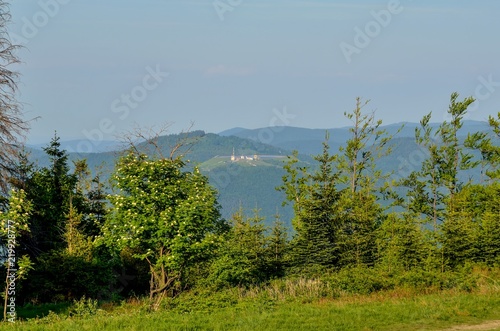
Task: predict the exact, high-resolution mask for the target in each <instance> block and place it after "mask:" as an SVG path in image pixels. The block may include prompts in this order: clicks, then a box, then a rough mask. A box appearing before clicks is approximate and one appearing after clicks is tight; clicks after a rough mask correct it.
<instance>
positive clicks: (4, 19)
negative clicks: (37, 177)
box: [0, 1, 29, 193]
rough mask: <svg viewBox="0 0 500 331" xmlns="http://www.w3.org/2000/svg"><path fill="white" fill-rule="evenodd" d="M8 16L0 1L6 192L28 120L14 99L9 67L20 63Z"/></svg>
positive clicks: (1, 161)
mask: <svg viewBox="0 0 500 331" xmlns="http://www.w3.org/2000/svg"><path fill="white" fill-rule="evenodd" d="M10 18H11V16H10V12H9V5H8V3H7V2H5V1H0V189H1V190H3V193H6V192H7V188H8V178H9V177H10V176H12V175H13V173H14V171H15V166H14V165H15V163H16V162H15V161H16V160H17V158H18V155H19V151H20V149H21V147H22V144H21V140H22V138H23V136H24V134H25V133H26V132H27V131H28V129H29V126H28V122H26V121H25V120H23V119H22V111H21V110H22V109H21V104H20V103H19V102H18V101H17V100H16V92H17V90H18V87H17V82H18V76H19V74H18V73H17V72H16V71H12V70H11V69H9V68H10V67H11V66H12V65H13V64H17V63H19V62H20V61H19V59H18V57H17V55H16V54H15V52H16V50H17V49H18V48H19V47H20V46H19V45H14V44H12V42H11V41H10V38H9V33H8V31H7V25H8V24H9V23H10Z"/></svg>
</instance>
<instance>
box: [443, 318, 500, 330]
mask: <svg viewBox="0 0 500 331" xmlns="http://www.w3.org/2000/svg"><path fill="white" fill-rule="evenodd" d="M499 329H500V320H498V321H487V322H484V323H481V324H475V325H457V326H454V327H452V328H449V329H445V330H444V331H491V330H499Z"/></svg>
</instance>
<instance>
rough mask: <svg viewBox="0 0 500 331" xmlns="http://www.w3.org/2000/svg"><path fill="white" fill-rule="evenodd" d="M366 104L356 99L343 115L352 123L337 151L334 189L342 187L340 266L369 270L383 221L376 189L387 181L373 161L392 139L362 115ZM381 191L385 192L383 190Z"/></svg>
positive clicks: (384, 152) (387, 150)
mask: <svg viewBox="0 0 500 331" xmlns="http://www.w3.org/2000/svg"><path fill="white" fill-rule="evenodd" d="M367 104H368V101H365V102H362V101H361V98H357V99H356V107H355V108H354V110H353V111H352V113H345V114H344V115H345V116H346V117H347V118H348V119H349V120H351V121H352V123H353V126H352V127H351V128H350V129H349V131H350V132H351V137H350V138H349V139H348V140H347V142H346V146H345V147H340V150H339V152H340V155H339V157H338V158H337V159H336V161H337V162H336V168H337V169H338V171H339V180H338V186H339V187H344V189H342V194H341V196H340V198H339V199H338V208H337V209H338V210H339V211H340V213H339V216H338V217H339V221H340V223H341V229H340V232H339V240H338V242H339V246H340V254H341V261H340V263H341V264H342V265H343V266H348V265H356V266H361V265H368V266H373V265H374V263H375V256H376V245H375V237H376V229H377V227H378V226H379V225H380V223H381V221H382V219H383V208H382V207H381V206H380V204H379V203H378V199H379V194H378V193H379V192H378V189H377V186H378V185H380V184H381V182H382V181H385V180H386V179H387V178H388V175H387V174H383V173H382V172H381V171H380V170H378V169H377V167H376V160H378V159H380V158H381V157H383V156H385V155H388V154H389V153H391V151H392V149H391V146H390V145H389V143H390V141H391V139H392V136H391V135H389V134H388V133H387V132H386V131H385V130H382V129H380V126H381V125H382V121H381V120H375V115H374V113H373V112H372V113H364V112H363V108H364V107H365V106H366V105H367ZM382 189H385V187H384V186H383V187H382Z"/></svg>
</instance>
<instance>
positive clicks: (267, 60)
mask: <svg viewBox="0 0 500 331" xmlns="http://www.w3.org/2000/svg"><path fill="white" fill-rule="evenodd" d="M11 12H12V21H13V22H12V25H11V26H10V31H11V32H12V38H14V39H15V40H16V41H18V42H20V43H22V44H24V45H25V46H26V49H24V50H22V51H20V52H19V55H20V57H21V59H22V61H23V62H24V64H23V65H21V66H19V71H20V72H21V74H22V77H21V85H20V92H21V93H20V100H21V101H22V102H23V103H25V111H26V112H27V117H35V116H40V117H41V119H40V120H38V121H37V122H36V123H34V124H33V125H32V130H31V133H30V142H32V143H35V142H44V141H48V140H49V139H50V137H51V136H53V133H54V130H57V131H58V133H59V134H60V136H61V137H62V138H63V139H72V138H84V137H85V135H87V136H90V137H94V139H101V136H100V134H101V133H103V135H102V137H103V138H104V139H113V137H114V135H116V134H119V133H121V132H123V131H126V130H130V129H131V128H132V127H133V126H134V123H137V124H138V125H139V126H151V125H155V124H158V123H165V122H173V123H174V124H173V125H172V127H171V131H172V132H178V131H179V130H181V129H182V128H186V127H188V126H189V123H190V121H194V122H195V127H194V128H195V129H201V130H205V131H208V132H219V131H222V130H224V129H228V128H231V127H236V126H241V127H245V128H258V127H264V126H269V125H283V124H287V125H291V126H301V127H309V128H330V127H339V126H346V125H349V122H348V121H346V120H345V119H344V117H343V113H344V112H345V111H349V110H351V109H352V108H353V106H354V102H355V98H356V96H360V97H363V98H365V99H370V100H371V102H370V104H369V108H370V109H373V110H376V114H377V116H378V117H379V118H381V119H383V120H384V123H387V124H389V123H394V122H400V121H418V120H419V119H420V118H421V117H422V115H424V114H426V113H428V112H429V111H433V113H434V121H442V120H443V118H444V112H445V110H446V109H447V106H448V102H449V96H450V94H451V93H452V92H453V91H457V92H459V93H460V94H461V96H463V97H465V96H469V95H473V96H476V97H477V98H479V99H480V100H479V102H478V105H477V106H476V107H474V109H473V111H472V112H471V115H470V119H476V120H484V119H486V118H487V116H488V115H489V114H493V113H496V112H498V111H500V67H499V61H500V39H499V38H500V37H499V32H500V20H499V19H498V17H499V15H500V1H497V0H489V1H487V0H485V1H470V0H463V1H460V0H453V1H452V0H449V1H423V0H422V1H410V0H401V1H396V0H391V1H368V0H363V1H350V2H348V1H334V0H329V1H327V0H304V1H299V0H281V1H280V0H217V1H215V2H214V1H213V0H140V1H139V0H40V1H35V0H15V1H13V3H12V4H11ZM360 31H361V32H360ZM154 71H160V73H159V74H158V73H157V74H155V75H151V73H150V72H154ZM167 73H168V75H167ZM154 76H156V78H155V77H154ZM127 95H128V97H127ZM284 113H286V114H285V116H284V117H283V114H284ZM277 114H281V115H280V116H278V115H277Z"/></svg>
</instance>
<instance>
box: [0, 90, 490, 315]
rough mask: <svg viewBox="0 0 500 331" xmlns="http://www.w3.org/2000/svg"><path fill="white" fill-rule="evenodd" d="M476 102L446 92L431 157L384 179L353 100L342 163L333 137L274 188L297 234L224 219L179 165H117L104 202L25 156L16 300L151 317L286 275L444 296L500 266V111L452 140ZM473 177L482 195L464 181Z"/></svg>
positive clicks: (123, 161) (289, 168)
mask: <svg viewBox="0 0 500 331" xmlns="http://www.w3.org/2000/svg"><path fill="white" fill-rule="evenodd" d="M473 101H474V100H473V99H472V98H466V99H464V100H462V101H460V100H458V95H457V94H456V93H455V94H452V96H451V101H450V106H449V109H448V115H449V118H450V120H449V121H445V122H443V123H442V124H441V125H440V126H439V127H438V128H437V129H435V130H433V129H432V128H431V127H430V126H429V121H430V118H431V114H429V115H427V116H425V117H424V118H423V119H422V121H421V127H420V128H419V129H417V130H416V132H415V139H416V142H417V143H418V145H420V146H421V147H422V148H424V149H426V150H427V151H428V155H429V157H428V158H427V159H426V160H425V161H424V162H423V163H422V166H421V169H419V170H418V171H414V172H412V173H411V174H410V175H409V176H408V177H407V178H404V179H402V180H398V181H395V180H391V174H390V173H383V172H382V171H380V170H379V169H377V160H379V159H380V158H382V157H384V156H386V155H388V154H389V153H391V148H392V147H391V138H392V137H391V136H390V135H388V134H387V132H385V131H384V130H382V129H380V126H381V124H382V122H381V121H380V120H376V119H375V117H374V114H373V113H370V112H365V111H364V110H363V108H364V107H365V106H366V105H367V102H363V101H362V100H361V99H357V102H356V107H355V109H354V111H353V112H351V113H346V114H345V115H346V116H347V118H349V119H350V120H352V122H353V126H352V128H351V129H350V132H351V137H350V139H349V140H348V141H347V143H346V144H345V145H344V146H343V147H341V148H340V150H339V151H338V152H336V153H332V152H331V149H330V147H329V145H328V138H329V137H328V136H326V137H325V142H324V144H323V152H322V153H321V154H320V155H318V156H316V157H315V159H316V161H317V166H316V167H314V168H309V167H306V166H302V165H301V163H300V162H299V161H298V159H297V153H295V154H293V155H291V156H289V157H288V160H287V162H286V163H285V164H284V169H285V171H286V175H285V176H284V177H283V181H282V185H281V186H280V187H278V188H277V189H278V190H281V191H283V192H284V193H285V194H286V197H287V201H286V203H289V204H291V205H292V206H293V209H294V218H293V220H292V224H293V231H288V229H287V228H286V227H285V226H284V225H283V222H282V220H280V217H279V215H277V216H276V220H275V222H274V225H273V226H272V227H271V228H267V227H266V226H265V225H264V222H263V219H262V218H261V217H260V216H259V214H258V211H255V212H254V213H253V215H251V216H247V215H245V213H244V212H243V211H242V210H240V211H239V212H237V213H236V214H234V215H233V216H232V217H231V219H230V220H224V219H223V218H222V217H221V216H220V206H219V205H218V202H217V192H216V191H215V190H214V188H213V187H212V186H211V185H210V183H209V182H208V179H207V177H205V176H204V175H202V174H201V173H200V172H199V171H198V169H197V168H194V169H193V170H187V168H186V163H185V161H184V160H183V158H182V157H176V156H175V154H174V153H171V155H170V157H162V156H161V155H160V154H154V153H149V154H147V153H143V152H141V151H140V150H139V149H137V148H130V149H129V150H127V151H126V152H124V154H123V155H122V156H121V157H120V158H119V159H118V161H117V163H116V166H115V169H114V173H113V175H112V179H111V182H110V183H109V185H110V187H109V189H111V192H112V193H111V194H106V192H107V185H108V184H107V183H103V182H102V181H101V180H100V177H99V175H98V174H92V173H91V171H90V170H89V168H88V166H87V163H86V161H85V160H81V161H77V162H74V165H73V166H72V167H71V168H72V169H73V170H70V166H69V164H68V158H67V153H66V152H65V151H63V150H61V148H60V144H59V139H58V138H57V137H55V138H54V139H53V141H52V142H51V143H50V145H49V146H48V147H47V148H45V152H46V153H47V155H48V156H49V157H50V161H51V162H50V166H48V167H43V168H39V167H36V166H34V165H33V164H30V163H29V162H28V158H27V157H26V156H22V157H21V162H20V163H19V164H18V165H17V166H16V167H17V169H16V171H15V173H16V175H15V176H12V177H11V178H10V180H9V183H10V186H11V188H12V191H11V194H10V196H9V197H8V201H6V202H5V203H4V207H3V212H2V216H1V219H2V222H3V225H4V226H3V227H2V229H4V230H3V232H2V240H3V242H4V243H6V242H7V240H8V238H9V237H8V236H9V232H8V231H7V228H8V226H7V224H8V221H9V220H10V221H11V222H13V223H14V224H15V239H16V240H15V241H16V247H12V249H13V250H15V254H16V258H17V265H16V268H17V269H18V272H17V276H16V277H17V282H16V298H17V299H16V300H18V301H21V300H22V302H25V303H27V302H31V303H42V302H54V301H65V300H72V299H79V298H81V297H83V296H86V297H90V298H97V299H108V300H109V299H118V298H123V297H127V296H132V295H145V294H149V296H150V298H151V299H152V302H153V303H154V305H155V306H157V305H158V304H159V303H160V302H161V300H162V299H163V298H165V297H174V296H176V295H178V294H179V293H181V292H183V291H186V290H189V289H193V288H205V289H211V290H217V289H223V288H226V287H233V286H252V285H259V284H264V283H266V282H268V281H270V280H273V279H280V278H286V277H297V276H298V277H322V276H325V275H330V277H333V278H334V279H336V281H335V284H337V285H338V286H344V287H345V288H349V286H351V285H349V284H350V283H349V282H351V281H352V282H354V283H355V282H356V281H357V280H359V279H360V278H359V277H360V275H364V276H366V277H365V278H363V281H361V282H358V285H356V286H358V287H359V286H361V287H365V289H364V290H366V288H369V290H376V289H381V288H385V287H391V286H398V285H401V284H405V283H419V284H424V285H425V286H434V285H436V284H437V285H438V286H440V285H443V284H444V281H442V280H443V279H448V280H449V279H450V278H447V276H446V275H451V274H453V273H454V272H459V271H463V270H464V268H468V267H470V266H471V265H476V264H479V265H482V266H484V267H495V266H498V264H499V262H500V194H499V193H500V184H499V182H498V179H499V178H500V170H499V165H500V147H499V146H497V145H496V144H495V141H496V140H495V139H497V138H498V137H499V136H500V113H499V114H498V117H497V118H494V117H490V118H489V124H490V126H491V132H477V133H474V134H469V135H468V137H467V139H465V141H461V140H459V139H458V132H459V130H460V128H461V127H462V123H463V119H464V116H465V115H466V112H467V108H468V106H469V105H470V104H471V103H472V102H473ZM152 146H154V142H153V145H152ZM133 147H134V146H133ZM149 150H150V151H151V150H152V149H149ZM474 155H476V156H474ZM477 155H479V157H478V156H477ZM476 167H480V168H481V174H482V178H481V182H480V183H473V182H472V180H471V181H468V182H463V181H461V180H460V179H459V178H463V176H461V173H462V172H464V171H467V170H470V169H472V168H476ZM383 200H385V201H383ZM382 202H384V203H382ZM383 206H385V207H383ZM9 224H10V223H9ZM11 234H12V233H11ZM9 248H10V247H9ZM14 248H15V249H14ZM4 272H8V270H7V269H4ZM462 274H463V273H462ZM374 275H377V276H374ZM443 275H444V276H443ZM339 277H340V278H339ZM368 280H370V282H368ZM434 281H435V282H434ZM339 284H344V285H339ZM346 284H347V285H346ZM360 284H361V285H360ZM353 286H354V285H353ZM443 286H444V285H443Z"/></svg>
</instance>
